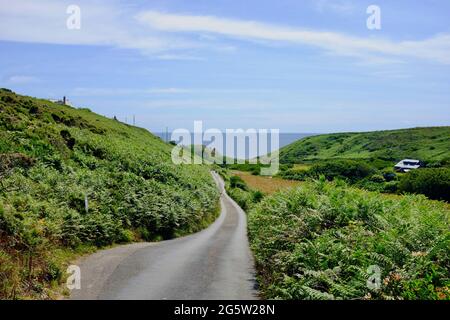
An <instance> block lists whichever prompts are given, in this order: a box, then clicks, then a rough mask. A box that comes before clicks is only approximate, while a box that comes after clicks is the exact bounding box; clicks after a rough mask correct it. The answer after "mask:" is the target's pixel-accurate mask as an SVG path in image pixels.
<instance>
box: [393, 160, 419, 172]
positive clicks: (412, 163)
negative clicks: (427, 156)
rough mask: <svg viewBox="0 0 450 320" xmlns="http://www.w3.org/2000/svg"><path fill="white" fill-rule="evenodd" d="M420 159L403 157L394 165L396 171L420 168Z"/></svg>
mask: <svg viewBox="0 0 450 320" xmlns="http://www.w3.org/2000/svg"><path fill="white" fill-rule="evenodd" d="M420 166H421V164H420V160H415V159H403V160H402V161H400V162H399V163H397V164H396V165H395V166H394V169H395V171H398V172H408V171H411V170H414V169H418V168H420Z"/></svg>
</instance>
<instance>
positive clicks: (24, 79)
mask: <svg viewBox="0 0 450 320" xmlns="http://www.w3.org/2000/svg"><path fill="white" fill-rule="evenodd" d="M36 82H39V79H38V78H37V77H34V76H26V75H14V76H10V77H8V78H7V79H6V83H7V84H11V85H14V84H30V83H36Z"/></svg>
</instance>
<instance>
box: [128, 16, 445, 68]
mask: <svg viewBox="0 0 450 320" xmlns="http://www.w3.org/2000/svg"><path fill="white" fill-rule="evenodd" d="M136 18H137V20H138V21H140V22H141V23H143V24H146V25H147V26H150V27H151V28H152V29H156V30H159V31H166V32H176V33H186V32H188V33H201V34H204V33H212V34H217V35H222V36H226V37H231V38H238V39H245V40H252V41H255V40H256V41H275V42H286V43H293V44H300V45H308V46H314V47H319V48H322V49H325V50H327V51H328V52H331V53H335V54H339V55H346V56H357V57H363V58H364V57H370V58H372V59H373V58H374V56H376V57H378V58H380V57H379V56H380V55H381V56H394V57H400V58H401V57H412V58H420V59H426V60H430V61H433V62H438V63H445V64H450V55H449V54H448V52H450V34H438V35H435V36H433V37H431V38H429V39H425V40H418V41H400V42H394V41H391V40H385V39H379V38H362V37H354V36H350V35H346V34H343V33H337V32H326V31H315V30H308V29H302V28H292V27H284V26H278V25H273V24H266V23H260V22H256V21H244V20H235V19H224V18H219V17H215V16H194V15H181V14H166V13H161V12H157V11H146V12H142V13H140V14H138V15H137V16H136Z"/></svg>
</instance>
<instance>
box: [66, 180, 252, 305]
mask: <svg viewBox="0 0 450 320" xmlns="http://www.w3.org/2000/svg"><path fill="white" fill-rule="evenodd" d="M212 175H213V178H214V180H215V181H216V183H217V185H218V188H219V190H220V191H221V193H222V195H221V198H220V202H221V207H222V210H221V214H220V216H219V218H218V219H217V220H216V221H215V222H214V223H213V224H212V225H211V226H209V227H208V228H207V229H205V230H203V231H200V232H198V233H196V234H193V235H190V236H186V237H183V238H178V239H174V240H168V241H162V242H158V243H137V244H131V245H126V246H120V247H116V248H113V249H108V250H102V251H99V252H97V253H95V254H93V255H90V256H89V257H87V258H85V259H83V260H82V261H81V262H80V263H79V264H78V265H79V266H80V269H81V289H79V290H73V291H72V294H71V299H154V300H159V299H176V300H178V299H187V300H189V299H211V300H231V299H257V291H256V289H255V280H254V269H253V258H252V255H251V252H250V249H249V245H248V240H247V226H246V215H245V213H244V212H243V211H242V209H241V208H240V207H239V206H238V205H237V204H236V203H235V202H234V201H233V200H232V199H231V198H230V197H229V196H228V195H227V194H226V193H225V190H224V183H223V181H222V179H221V178H220V177H219V175H218V174H216V173H214V172H213V173H212Z"/></svg>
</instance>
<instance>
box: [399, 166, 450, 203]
mask: <svg viewBox="0 0 450 320" xmlns="http://www.w3.org/2000/svg"><path fill="white" fill-rule="evenodd" d="M398 189H399V191H400V192H408V193H421V194H424V195H426V196H427V197H428V198H430V199H435V200H445V201H447V202H449V201H450V169H448V168H425V169H418V170H414V171H410V172H408V173H407V174H405V175H404V176H403V177H402V178H401V179H400V183H399V185H398Z"/></svg>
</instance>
